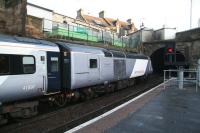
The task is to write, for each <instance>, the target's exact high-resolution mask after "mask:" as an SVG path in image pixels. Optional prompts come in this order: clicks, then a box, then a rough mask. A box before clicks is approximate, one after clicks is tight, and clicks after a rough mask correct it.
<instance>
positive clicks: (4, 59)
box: [0, 55, 10, 75]
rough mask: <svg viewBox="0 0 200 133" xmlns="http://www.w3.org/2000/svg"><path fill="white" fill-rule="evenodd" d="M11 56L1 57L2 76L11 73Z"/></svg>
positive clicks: (0, 69)
mask: <svg viewBox="0 0 200 133" xmlns="http://www.w3.org/2000/svg"><path fill="white" fill-rule="evenodd" d="M9 64H10V63H9V56H7V55H0V75H4V74H8V73H9Z"/></svg>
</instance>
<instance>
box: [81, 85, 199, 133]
mask: <svg viewBox="0 0 200 133" xmlns="http://www.w3.org/2000/svg"><path fill="white" fill-rule="evenodd" d="M77 132H81V133H87V132H88V133H89V132H92V133H95V132H105V133H200V89H199V91H197V92H196V89H195V86H188V87H185V88H184V89H178V88H177V86H168V87H167V88H166V89H165V90H163V87H162V86H161V87H158V88H157V89H155V90H154V91H152V92H150V93H149V94H147V95H145V96H143V97H141V98H140V99H138V100H136V101H134V102H131V103H130V104H129V105H127V106H125V107H123V108H122V109H120V110H117V111H116V112H114V113H112V114H110V115H109V116H107V117H105V118H102V119H100V120H98V121H96V122H94V123H92V124H90V125H88V126H86V127H84V128H82V129H80V130H78V131H77Z"/></svg>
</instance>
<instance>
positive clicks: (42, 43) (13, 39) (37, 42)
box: [0, 34, 58, 51]
mask: <svg viewBox="0 0 200 133" xmlns="http://www.w3.org/2000/svg"><path fill="white" fill-rule="evenodd" d="M0 42H10V43H17V44H20V45H32V46H36V47H37V46H38V47H46V48H54V49H55V50H56V51H57V50H58V46H57V45H56V44H55V43H52V42H49V41H46V40H42V39H33V38H26V37H18V36H9V35H3V34H0ZM52 50H53V49H52ZM55 50H53V51H55Z"/></svg>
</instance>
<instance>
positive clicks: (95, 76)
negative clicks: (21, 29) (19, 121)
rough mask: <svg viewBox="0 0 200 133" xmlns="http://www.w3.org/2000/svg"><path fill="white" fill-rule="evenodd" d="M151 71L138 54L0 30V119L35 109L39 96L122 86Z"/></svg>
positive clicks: (68, 95)
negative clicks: (9, 34) (23, 35)
mask: <svg viewBox="0 0 200 133" xmlns="http://www.w3.org/2000/svg"><path fill="white" fill-rule="evenodd" d="M151 72H152V66H151V60H150V59H149V57H147V56H144V55H142V54H136V53H126V52H123V51H116V50H111V49H105V48H97V47H91V46H84V45H79V44H74V43H65V42H54V43H53V42H49V41H45V40H40V39H30V38H25V37H16V36H6V35H0V123H1V121H2V118H5V116H6V114H10V115H11V116H13V117H19V116H20V117H21V115H25V117H28V116H31V115H34V114H37V109H36V108H37V106H38V103H39V100H41V98H45V99H46V100H51V102H55V101H59V98H61V102H62V103H59V104H58V105H63V104H65V103H66V100H67V99H68V98H71V97H75V92H76V93H79V92H81V93H82V91H84V90H87V91H89V93H90V92H91V89H93V90H95V89H96V88H98V89H99V90H98V91H104V90H105V89H106V88H107V87H108V88H109V87H110V88H115V89H122V88H125V87H127V86H130V85H131V82H132V81H133V80H132V79H135V78H137V77H141V76H145V75H148V74H150V73H151ZM130 81H131V82H130ZM105 86H106V87H105ZM94 92H95V91H94ZM72 94H73V95H72ZM86 95H87V94H86ZM87 96H88V95H87ZM63 98H64V100H63ZM56 103H58V102H56ZM24 110H26V112H29V113H23V112H24ZM18 112H20V113H18ZM26 115H28V116H26Z"/></svg>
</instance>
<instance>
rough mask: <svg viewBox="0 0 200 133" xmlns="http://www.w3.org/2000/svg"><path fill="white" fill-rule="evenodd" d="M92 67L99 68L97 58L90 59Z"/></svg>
mask: <svg viewBox="0 0 200 133" xmlns="http://www.w3.org/2000/svg"><path fill="white" fill-rule="evenodd" d="M90 68H97V59H90Z"/></svg>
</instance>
